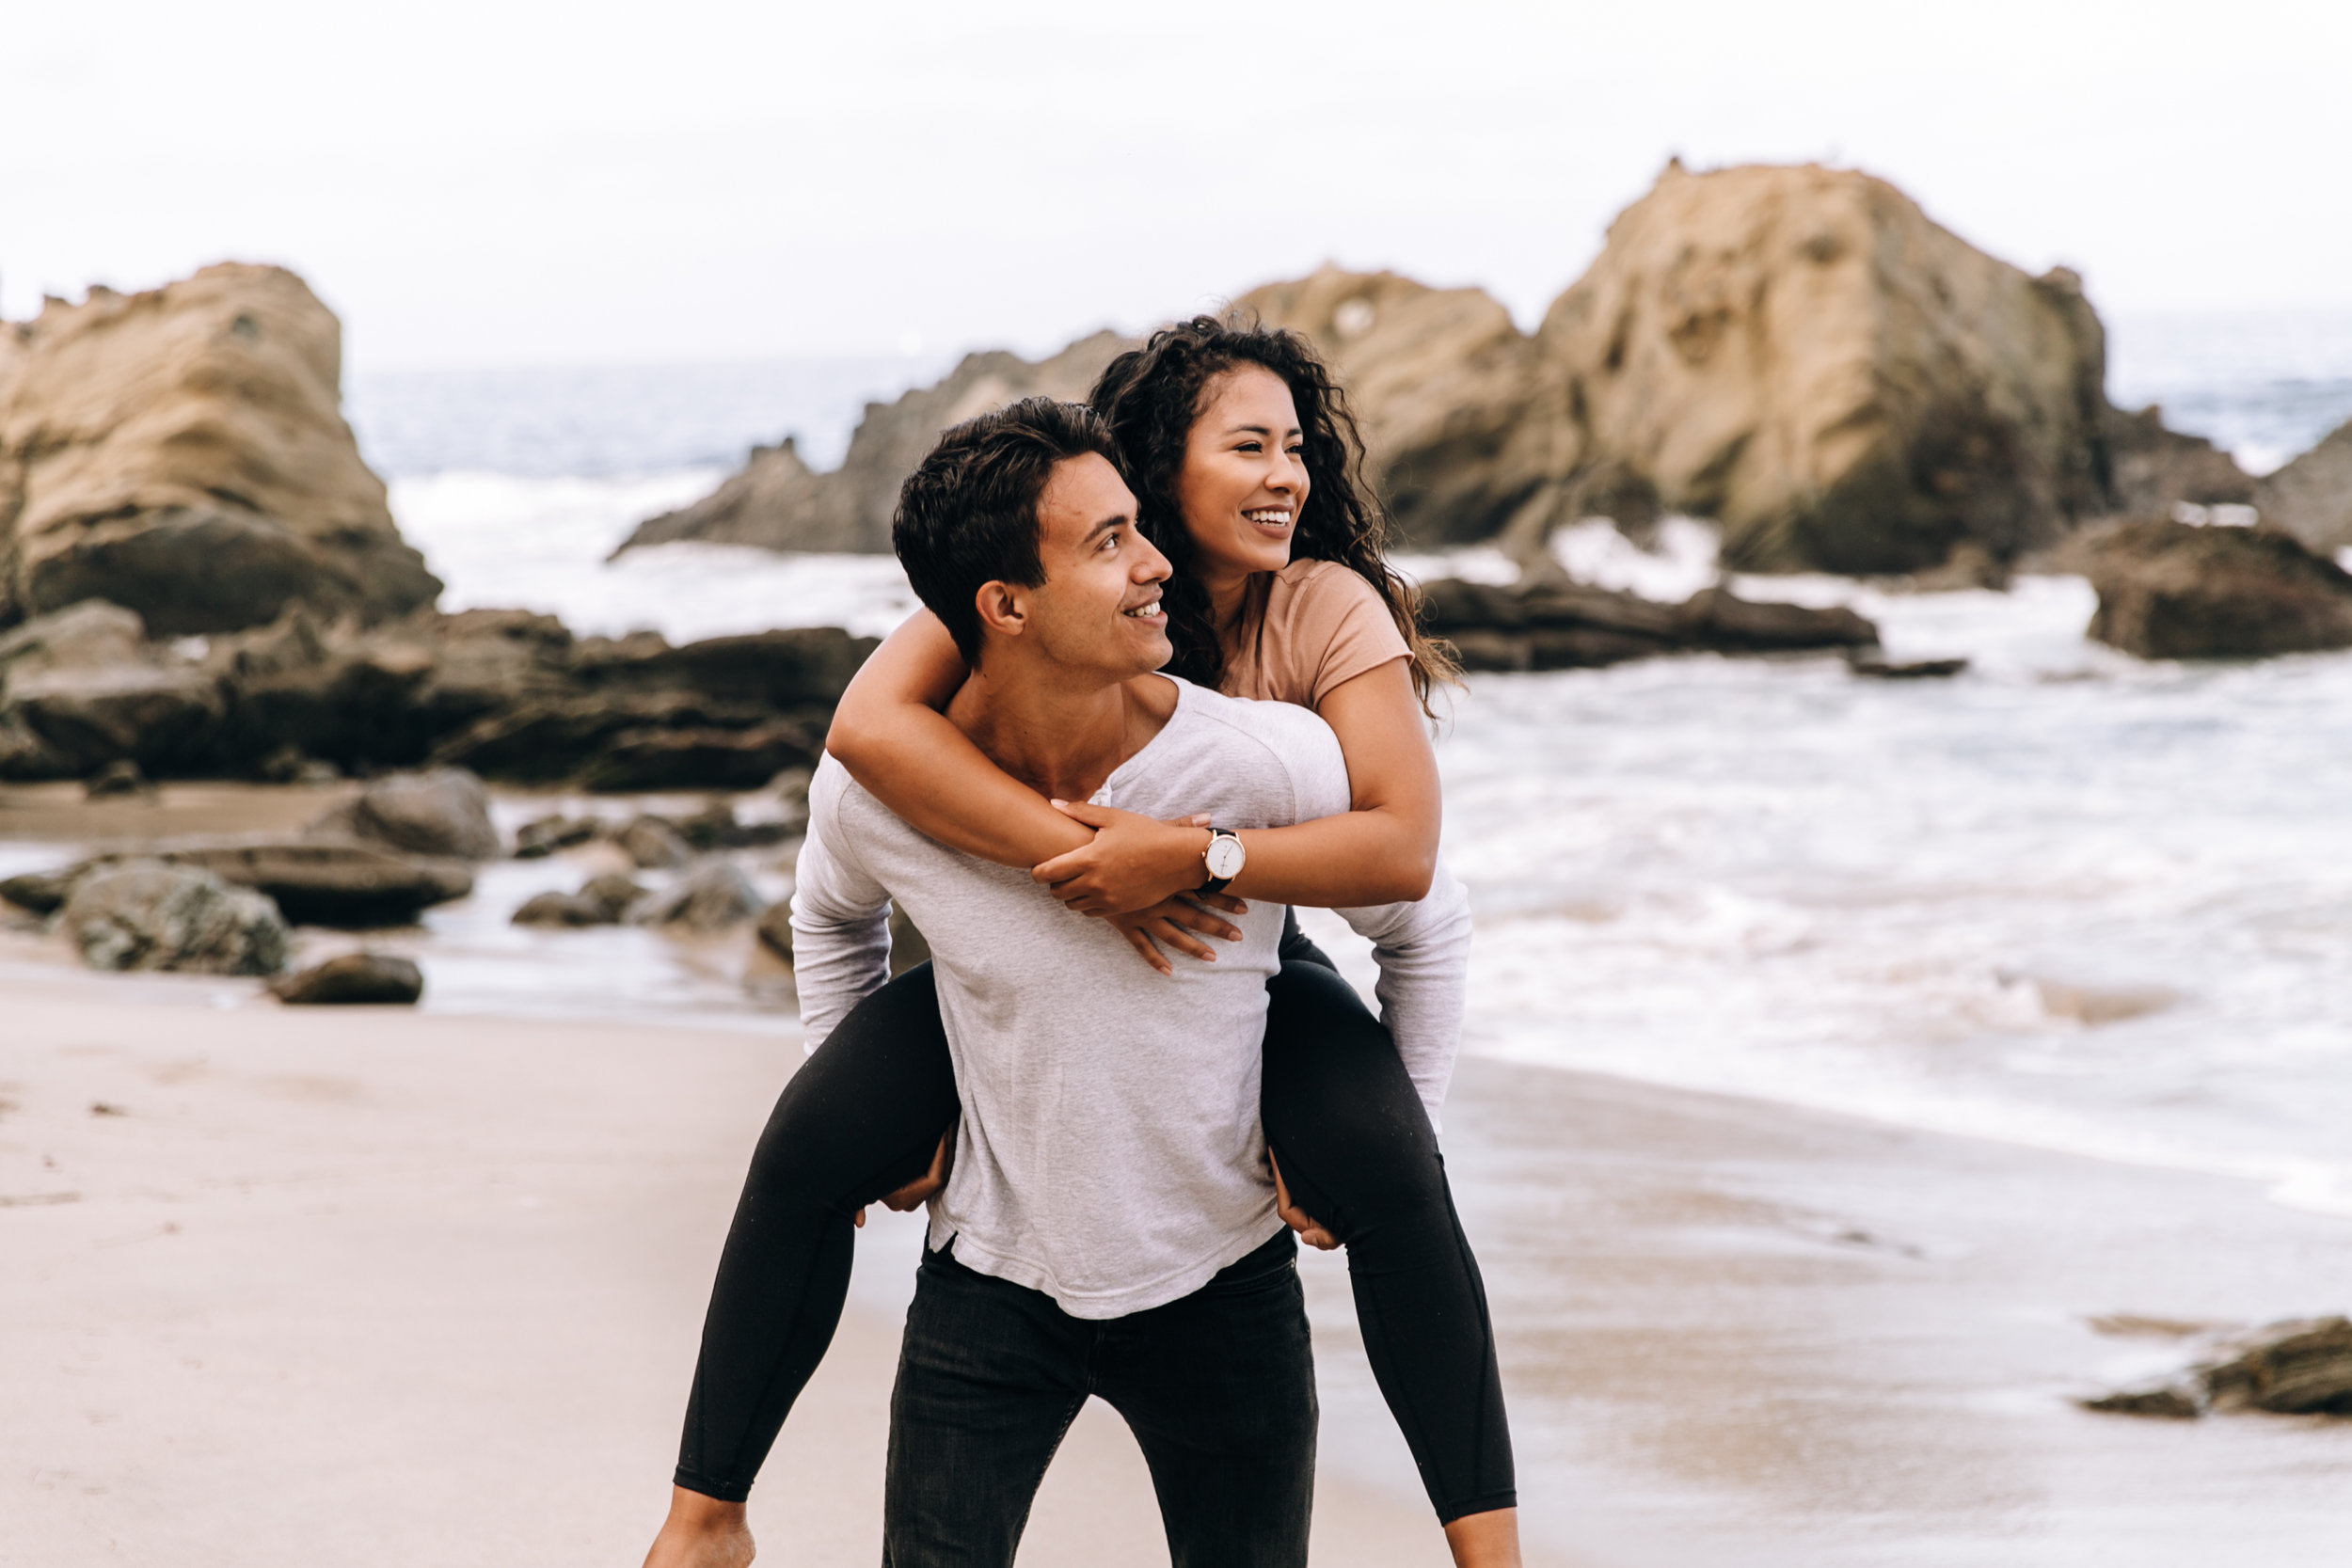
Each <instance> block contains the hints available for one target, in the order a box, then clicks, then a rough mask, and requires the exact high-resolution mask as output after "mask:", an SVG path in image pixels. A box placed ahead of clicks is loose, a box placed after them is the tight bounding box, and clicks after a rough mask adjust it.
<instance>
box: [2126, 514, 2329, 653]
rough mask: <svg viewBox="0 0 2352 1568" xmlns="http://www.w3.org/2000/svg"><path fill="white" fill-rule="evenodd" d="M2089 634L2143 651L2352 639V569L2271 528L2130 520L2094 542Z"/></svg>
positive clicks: (2311, 645)
mask: <svg viewBox="0 0 2352 1568" xmlns="http://www.w3.org/2000/svg"><path fill="white" fill-rule="evenodd" d="M2081 558H2082V561H2083V563H2084V567H2085V571H2086V573H2087V575H2088V576H2089V577H2090V581H2091V585H2092V586H2093V587H2094V588H2096V589H2097V590H2098V592H2099V609H2098V611H2097V612H2096V613H2095V614H2094V615H2093V616H2092V617H2091V621H2090V636H2092V637H2093V638H2095V639H2097V640H2098V641H2102V642H2106V643H2108V644H2110V645H2112V646H2114V647H2118V648H2121V649H2122V650H2123V651H2124V652H2125V653H2129V654H2137V655H2138V656H2139V657H2142V658H2256V657H2265V656H2267V655H2271V654H2294V653H2308V652H2313V651H2317V650H2321V649H2327V648H2347V647H2352V573H2347V572H2345V571H2344V569H2343V568H2342V567H2340V566H2338V565H2337V564H2336V563H2335V562H2332V561H2329V560H2327V559H2326V558H2324V557H2321V556H2317V555H2313V554H2312V552H2311V551H2310V550H2308V549H2306V548H2304V547H2303V546H2302V545H2301V544H2300V543H2298V542H2297V541H2296V538H2295V536H2294V535H2293V534H2290V533H2287V532H2285V531H2281V530H2278V529H2273V528H2269V527H2261V528H2191V527H2188V526H2187V525H2185V524H2183V523H2176V522H2170V521H2167V520H2163V519H2156V520H2151V521H2142V522H2133V523H2125V524H2123V525H2122V526H2121V527H2119V528H2117V529H2115V530H2114V531H2111V532H2108V533H2106V534H2104V535H2102V536H2100V537H2099V538H2097V539H2096V540H2094V541H2090V542H2089V543H2088V544H2087V546H2086V547H2085V548H2084V550H2083V551H2082V552H2081Z"/></svg>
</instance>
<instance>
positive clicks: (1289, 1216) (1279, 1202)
mask: <svg viewBox="0 0 2352 1568" xmlns="http://www.w3.org/2000/svg"><path fill="white" fill-rule="evenodd" d="M1265 1163H1266V1164H1269V1165H1272V1166H1273V1167H1274V1212H1276V1213H1278V1214H1279V1215H1281V1216H1282V1223H1283V1224H1284V1225H1287V1226H1289V1227H1291V1228H1292V1229H1293V1230H1295V1231H1297V1232H1298V1239H1299V1240H1300V1241H1302V1242H1304V1243H1307V1244H1308V1245H1309V1246H1311V1247H1313V1248H1314V1249H1315V1250H1317V1251H1318V1252H1328V1251H1330V1250H1331V1249H1332V1248H1333V1247H1336V1246H1338V1245H1339V1244H1340V1239H1339V1238H1338V1237H1337V1236H1334V1235H1332V1234H1331V1233H1330V1232H1329V1231H1328V1230H1326V1229H1324V1228H1323V1227H1322V1226H1320V1225H1318V1224H1316V1223H1315V1218H1314V1216H1313V1215H1312V1214H1310V1213H1308V1212H1307V1211H1306V1210H1304V1209H1301V1208H1300V1207H1299V1206H1298V1205H1297V1204H1295V1203H1293V1202H1292V1201H1291V1190H1290V1186H1289V1184H1288V1183H1286V1182H1285V1181H1283V1180H1282V1163H1281V1162H1280V1161H1279V1160H1277V1159H1276V1158H1275V1157H1274V1150H1272V1149H1270V1148H1269V1149H1267V1150H1266V1151H1265Z"/></svg>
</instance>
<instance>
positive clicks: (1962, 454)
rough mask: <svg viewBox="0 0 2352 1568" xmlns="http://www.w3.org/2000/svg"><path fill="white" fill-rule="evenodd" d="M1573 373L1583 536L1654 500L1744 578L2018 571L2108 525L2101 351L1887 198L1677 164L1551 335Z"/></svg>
mask: <svg viewBox="0 0 2352 1568" xmlns="http://www.w3.org/2000/svg"><path fill="white" fill-rule="evenodd" d="M1536 338H1537V343H1538V346H1539V348H1540V350H1541V352H1542V355H1543V356H1544V359H1545V360H1546V362H1547V364H1548V365H1549V367H1550V368H1551V369H1552V371H1553V372H1554V373H1555V374H1557V375H1559V376H1561V377H1563V378H1564V379H1565V412H1566V420H1567V428H1566V436H1565V442H1564V448H1563V452H1562V456H1563V458H1564V460H1565V472H1564V474H1563V476H1562V499H1563V511H1562V513H1561V514H1560V516H1561V518H1562V520H1565V519H1566V518H1567V517H1569V516H1572V515H1575V514H1576V513H1578V512H1580V511H1582V510H1584V509H1586V508H1587V507H1589V506H1590V505H1592V504H1593V502H1592V500H1591V499H1589V498H1591V497H1593V496H1595V495H1596V494H1602V495H1613V494H1619V493H1623V492H1626V491H1628V490H1632V491H1640V490H1648V491H1651V492H1654V494H1655V495H1656V498H1657V500H1658V502H1659V503H1660V504H1661V505H1662V506H1665V507H1668V508H1671V509H1674V510H1677V511H1682V512H1688V513H1692V514H1693V515H1700V516H1707V517H1712V518H1715V519H1717V520H1718V521H1720V522H1721V523H1722V524H1723V528H1724V559H1725V561H1726V562H1728V563H1729V564H1731V565H1734V566H1739V567H1745V568H1756V569H1788V568H1800V567H1815V568H1824V569H1827V570H1830V571H1838V572H1905V571H1911V570H1914V569H1915V568H1919V567H1924V566H1931V565H1934V564H1935V563H1937V562H1941V561H1943V560H1944V559H1945V557H1946V556H1947V555H1948V554H1949V553H1950V552H1951V549H1952V547H1953V546H1955V545H1958V544H1960V543H1962V542H1963V541H1974V542H1976V543H1978V544H1980V545H1983V546H1986V547H1988V548H1989V549H1991V550H1992V551H1993V553H1994V555H1995V556H1997V557H2001V558H2007V557H2009V556H2010V555H2013V554H2014V553H2016V552H2017V551H2018V550H2020V549H2022V548H2026V547H2029V546H2035V545H2038V544H2042V543H2046V542H2049V541H2050V540H2052V539H2054V538H2055V537H2056V536H2057V535H2058V533H2059V532H2060V531H2063V530H2064V529H2065V528H2066V527H2067V526H2068V525H2069V524H2071V523H2073V522H2074V521H2075V520H2076V519H2078V518H2081V517H2085V516H2089V515H2096V514H2100V513H2104V512H2105V511H2106V510H2107V506H2108V501H2107V484H2108V474H2107V471H2106V463H2105V461H2104V458H2103V449H2102V444H2101V429H2100V425H2101V420H2102V416H2103V414H2104V413H2105V410H2106V394H2105V390H2104V386H2105V380H2106V343H2105V337H2104V334H2103V333H2102V331H2101V329H2100V326H2099V321H2098V318H2097V316H2096V315H2095V314H2094V313H2093V312H2092V310H2091V309H2090V305H2089V303H2088V302H2087V301H2086V300H2085V299H2084V298H2083V294H2082V289H2081V286H2080V282H2079V280H2078V279H2077V278H2076V277H2074V274H2072V273H2070V272H2066V271H2064V270H2063V269H2060V270H2058V271H2054V272H2051V273H2049V274H2047V275H2045V276H2043V277H2038V278H2037V277H2027V276H2026V274H2025V273H2023V272H2020V271H2019V270H2018V269H2017V268H2015V267H2012V266H2010V265H2009V264H2008V263H2007V262H2004V261H1995V260H1994V258H1992V257H1990V256H1987V255H1985V254H1984V253H1983V252H1981V251H1979V250H1977V249H1976V248H1974V247H1973V246H1971V245H1968V244H1967V243H1966V242H1964V241H1963V240H1961V239H1959V238H1958V237H1956V236H1955V235H1953V234H1951V233H1949V232H1948V231H1947V230H1943V229H1941V228H1938V227H1937V226H1936V225H1935V224H1933V223H1931V222H1930V221H1929V220H1928V217H1927V215H1926V214H1924V213H1922V212H1921V211H1920V210H1919V208H1918V206H1917V205H1916V204H1915V202H1913V201H1912V200H1911V199H1910V198H1907V197H1905V196H1904V195H1903V194H1902V193H1901V192H1900V191H1898V190H1897V189H1895V187H1894V186H1892V185H1890V184H1887V183H1886V182H1884V181H1882V180H1876V179H1873V178H1871V177H1870V176H1868V175H1866V174H1861V173H1856V172H1853V171H1850V170H1836V169H1825V168H1819V167H1813V166H1804V167H1796V168H1782V167H1746V168H1731V169H1723V170H1719V171H1716V172H1712V173H1706V174H1692V173H1688V172H1686V171H1684V170H1683V169H1682V168H1681V167H1680V166H1679V165H1670V166H1668V167H1667V169H1666V172H1665V173H1664V174H1663V175H1661V177H1660V179H1659V181H1658V183H1657V185H1656V186H1655V187H1654V188H1653V189H1652V190H1651V191H1650V193H1649V194H1648V195H1647V196H1645V197H1644V198H1642V199H1641V200H1640V201H1638V202H1636V203H1634V204H1633V205H1632V206H1631V207H1629V208H1628V209H1627V210H1626V211H1625V212H1624V213H1623V214H1620V215H1619V216H1618V218H1617V220H1616V221H1615V222H1614V223H1613V224H1611V225H1610V228H1609V239H1608V244H1607V245H1606V246H1605V247H1604V248H1603V250H1602V252H1601V255H1600V258H1599V259H1598V260H1597V261H1595V262H1594V263H1593V266H1592V269H1591V270H1590V271H1589V272H1587V273H1586V274H1585V275H1584V277H1582V278H1581V279H1580V280H1579V281H1578V282H1577V283H1576V284H1575V286H1573V287H1572V288H1570V289H1569V290H1568V291H1567V293H1564V294H1562V295H1561V296H1560V298H1559V299H1558V300H1557V301H1555V302H1554V303H1553V305H1552V307H1551V309H1549V311H1548V312H1547V313H1546V315H1545V317H1544V322H1543V325H1542V327H1541V328H1540V330H1539V331H1538V332H1537V334H1536Z"/></svg>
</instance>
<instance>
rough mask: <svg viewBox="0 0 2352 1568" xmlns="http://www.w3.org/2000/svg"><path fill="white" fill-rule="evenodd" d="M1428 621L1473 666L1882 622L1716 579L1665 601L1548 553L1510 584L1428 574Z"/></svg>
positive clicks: (1557, 660)
mask: <svg viewBox="0 0 2352 1568" xmlns="http://www.w3.org/2000/svg"><path fill="white" fill-rule="evenodd" d="M1422 624H1423V626H1425V627H1426V628H1427V629H1428V630H1429V631H1430V632H1431V633H1433V634H1434V635H1437V636H1439V637H1443V638H1446V639H1448V640H1450V641H1452V642H1453V643H1454V647H1455V649H1456V651H1457V652H1458V653H1459V655H1460V657H1461V660H1462V665H1463V668H1465V669H1468V670H1494V671H1508V670H1578V669H1591V668H1597V667H1599V666H1602V665H1609V664H1619V663H1623V662H1625V661H1626V660H1628V659H1634V658H1647V657H1654V656H1657V655H1660V654H1671V653H1701V652H1711V653H1728V654H1761V653H1794V652H1804V651H1818V650H1844V649H1864V648H1871V647H1875V646H1876V645H1877V643H1878V640H1879V637H1878V628H1877V627H1876V626H1872V625H1871V624H1870V623H1869V622H1868V621H1867V620H1865V619H1864V618H1863V617H1861V616H1860V615H1857V614H1855V613H1854V612H1853V611H1852V610H1845V609H1831V610H1808V609H1805V608H1804V607H1803V606H1800V605H1787V604H1757V603H1754V602H1752V601H1749V600H1746V599H1741V598H1740V597H1738V596H1736V595H1735V594H1732V593H1731V592H1730V591H1729V590H1728V589H1724V588H1707V589H1702V590H1700V591H1699V592H1698V593H1696V594H1692V596H1691V597H1690V598H1689V599H1688V600H1686V601H1685V602H1684V603H1682V604H1679V605H1667V604H1659V603H1656V602H1654V601H1652V600H1649V599H1644V598H1638V597H1636V596H1634V595H1633V594H1619V593H1614V592H1612V591H1611V590H1609V589H1605V588H1593V587H1589V586H1586V585H1584V584H1582V583H1578V582H1573V581H1571V580H1569V578H1568V576H1567V574H1566V573H1565V572H1564V571H1562V570H1561V569H1560V568H1559V567H1558V566H1557V565H1556V564H1553V563H1551V562H1549V561H1547V562H1545V563H1544V564H1543V565H1542V566H1541V567H1539V568H1538V569H1536V570H1534V571H1531V572H1529V573H1528V574H1527V576H1526V577H1525V578H1522V579H1521V580H1520V581H1519V582H1518V583H1515V584H1513V585H1511V586H1509V587H1496V586H1492V585H1489V584H1486V583H1476V582H1468V581H1464V580H1462V579H1461V578H1436V579H1434V580H1432V581H1429V582H1425V583H1423V584H1422Z"/></svg>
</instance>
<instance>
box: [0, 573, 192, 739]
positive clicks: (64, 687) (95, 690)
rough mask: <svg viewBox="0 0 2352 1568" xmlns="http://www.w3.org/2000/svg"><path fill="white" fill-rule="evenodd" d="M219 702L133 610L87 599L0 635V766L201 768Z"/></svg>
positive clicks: (37, 617)
mask: <svg viewBox="0 0 2352 1568" xmlns="http://www.w3.org/2000/svg"><path fill="white" fill-rule="evenodd" d="M223 706H224V703H223V699H222V695H221V691H220V687H219V683H218V682H217V681H216V680H215V678H214V677H213V676H212V675H211V674H210V673H207V672H206V671H205V670H203V669H202V668H201V667H199V666H198V665H196V664H194V663H192V662H189V661H187V660H184V659H182V658H179V657H177V656H175V655H173V654H172V653H171V651H170V650H169V649H168V648H166V647H162V646H159V645H157V644H154V643H151V642H149V641H147V628H146V626H145V624H144V623H142V622H141V621H140V619H139V617H138V615H137V614H136V613H135V611H132V610H125V609H123V608H122V607H121V606H119V605H113V604H107V603H104V602H103V601H99V600H89V601H85V602H84V603H81V604H77V605H74V606H72V607H71V608H70V609H66V610H58V611H56V612H54V613H51V614H47V615H41V616H36V617H35V618H34V619H32V620H30V621H27V622H25V623H24V625H22V626H17V627H16V628H15V629H14V630H12V631H10V632H8V633H6V634H5V635H0V710H4V711H5V713H6V715H7V718H8V726H9V729H10V730H11V731H12V732H13V736H14V738H12V739H0V769H5V770H6V776H8V777H15V778H42V777H50V778H55V777H59V776H66V777H74V776H86V775H88V774H92V773H95V772H97V771H99V770H100V769H101V768H104V767H106V766H107V765H108V764H109V763H115V762H122V761H129V762H132V763H134V764H136V765H137V766H139V767H140V768H142V769H144V770H146V771H148V772H165V771H176V770H183V769H185V768H189V767H191V766H193V765H195V764H198V763H199V762H200V761H201V759H202V758H203V757H204V756H205V755H206V753H207V752H208V751H209V750H210V748H211V745H212V742H213V739H214V737H215V732H216V730H217V729H218V726H219V723H220V718H221V713H222V710H223Z"/></svg>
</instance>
